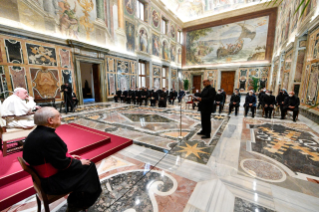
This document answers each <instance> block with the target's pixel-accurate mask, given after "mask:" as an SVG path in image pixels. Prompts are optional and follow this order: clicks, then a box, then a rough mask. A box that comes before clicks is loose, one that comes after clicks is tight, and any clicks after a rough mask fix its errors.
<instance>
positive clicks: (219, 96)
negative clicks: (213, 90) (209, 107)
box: [213, 93, 225, 113]
mask: <svg viewBox="0 0 319 212" xmlns="http://www.w3.org/2000/svg"><path fill="white" fill-rule="evenodd" d="M214 100H215V101H214V106H213V113H215V112H216V108H217V105H219V113H221V112H222V109H223V102H224V101H225V99H224V95H223V94H222V93H220V94H217V95H216V96H215V99H214Z"/></svg>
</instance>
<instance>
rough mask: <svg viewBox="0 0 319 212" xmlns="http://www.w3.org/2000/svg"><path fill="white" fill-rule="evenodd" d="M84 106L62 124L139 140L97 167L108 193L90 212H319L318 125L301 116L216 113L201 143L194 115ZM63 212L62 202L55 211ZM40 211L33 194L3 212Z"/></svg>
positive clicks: (166, 110) (176, 109) (53, 207)
mask: <svg viewBox="0 0 319 212" xmlns="http://www.w3.org/2000/svg"><path fill="white" fill-rule="evenodd" d="M242 102H243V100H242ZM86 107H87V108H86V109H81V108H80V110H79V112H77V113H74V114H67V115H65V114H64V115H63V121H64V122H65V123H69V122H75V123H78V124H81V125H85V126H87V127H91V128H94V129H98V130H101V131H106V132H110V133H114V134H117V135H120V136H125V137H128V138H131V139H133V140H134V144H133V145H131V146H130V147H127V148H125V149H123V150H122V151H120V152H118V153H116V154H114V155H112V156H110V157H108V158H105V159H103V160H102V161H100V162H98V163H97V164H96V166H97V168H98V172H99V175H100V179H101V182H102V187H103V193H102V195H101V196H100V198H99V199H98V201H97V202H96V203H95V205H94V206H92V207H91V208H90V209H89V211H94V212H102V211H107V212H109V211H121V212H122V211H123V212H140V211H142V212H144V211H154V212H156V211H160V212H168V211H169V212H182V211H184V212H204V211H207V212H208V211H212V212H213V211H214V212H241V211H247V212H248V211H249V212H250V211H251V212H257V211H258V212H261V211H264V212H274V211H283V212H286V211H287V212H290V211H293V212H294V211H296V212H300V211H313V212H317V211H319V171H318V170H319V154H318V145H319V144H318V143H319V139H318V138H319V133H318V132H319V126H318V125H317V124H315V123H313V122H311V121H310V120H308V119H306V118H304V117H302V116H300V117H299V120H298V121H297V123H293V122H292V121H291V120H289V119H288V120H283V121H282V120H279V119H278V118H277V116H275V119H274V120H273V119H272V120H269V119H264V118H261V111H257V118H254V119H253V118H244V117H243V107H240V111H239V115H238V116H234V115H231V117H227V116H226V114H225V113H222V114H220V115H219V114H213V115H212V117H211V118H212V134H211V139H205V140H203V139H201V138H200V137H199V136H197V134H196V133H197V132H198V131H199V130H200V116H199V113H198V112H197V111H194V110H183V114H184V115H183V116H182V121H181V122H180V114H179V113H180V110H179V107H178V106H176V105H175V106H169V107H168V108H151V107H144V106H143V107H135V106H128V105H125V104H115V103H104V104H95V105H94V104H93V105H89V107H88V106H86ZM183 109H185V105H183ZM180 126H182V130H181V131H180V130H179V127H180ZM66 207H67V205H66V199H65V198H64V199H60V200H59V201H57V202H55V203H54V204H52V205H50V208H51V211H53V212H55V211H59V212H64V211H66ZM36 210H37V208H36V202H35V198H34V196H33V197H30V198H27V199H26V200H23V201H21V202H20V203H17V204H15V205H13V206H12V207H10V208H8V209H7V210H5V211H10V212H13V211H15V212H16V211H23V212H30V211H36Z"/></svg>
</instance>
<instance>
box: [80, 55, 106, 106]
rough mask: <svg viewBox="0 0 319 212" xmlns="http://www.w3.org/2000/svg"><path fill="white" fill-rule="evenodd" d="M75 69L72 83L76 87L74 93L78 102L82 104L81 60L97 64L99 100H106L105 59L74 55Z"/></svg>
mask: <svg viewBox="0 0 319 212" xmlns="http://www.w3.org/2000/svg"><path fill="white" fill-rule="evenodd" d="M74 59H75V70H74V80H75V81H74V83H75V85H76V87H77V89H76V95H77V97H78V99H79V104H80V105H83V93H82V78H81V62H84V63H92V64H97V65H98V66H99V82H100V94H101V101H102V102H106V101H107V96H106V94H107V90H106V88H107V81H106V73H105V60H104V59H98V58H91V57H85V56H80V55H75V58H74Z"/></svg>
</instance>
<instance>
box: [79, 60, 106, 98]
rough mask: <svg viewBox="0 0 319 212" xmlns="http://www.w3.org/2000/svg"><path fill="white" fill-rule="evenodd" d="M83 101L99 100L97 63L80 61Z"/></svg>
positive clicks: (99, 87)
mask: <svg viewBox="0 0 319 212" xmlns="http://www.w3.org/2000/svg"><path fill="white" fill-rule="evenodd" d="M80 67H81V80H82V95H83V103H84V104H85V103H93V102H101V85H100V80H99V79H100V76H99V65H98V64H93V63H84V62H81V63H80Z"/></svg>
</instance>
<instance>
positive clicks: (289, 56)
mask: <svg viewBox="0 0 319 212" xmlns="http://www.w3.org/2000/svg"><path fill="white" fill-rule="evenodd" d="M292 53H293V49H291V50H290V51H288V52H287V53H286V55H285V61H284V67H283V68H284V71H283V74H282V75H280V77H281V78H282V80H281V82H282V84H281V85H282V86H281V88H284V89H286V90H287V91H288V92H289V88H288V85H289V75H290V70H291V64H292Z"/></svg>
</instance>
